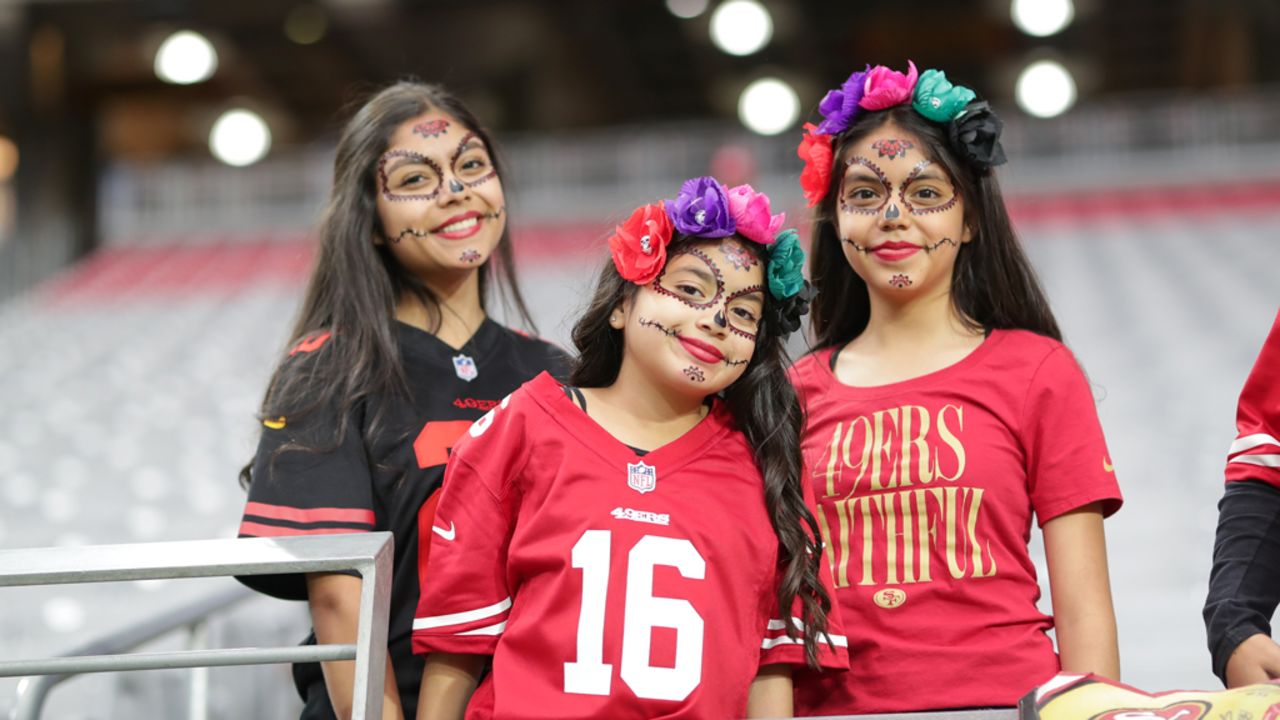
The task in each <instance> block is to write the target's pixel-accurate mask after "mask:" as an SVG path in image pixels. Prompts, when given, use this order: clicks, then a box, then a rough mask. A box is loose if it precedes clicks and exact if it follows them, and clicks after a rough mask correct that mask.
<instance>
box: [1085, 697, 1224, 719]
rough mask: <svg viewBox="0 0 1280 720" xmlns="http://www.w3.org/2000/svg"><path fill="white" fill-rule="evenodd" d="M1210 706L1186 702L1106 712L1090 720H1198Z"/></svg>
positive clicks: (1196, 701) (1201, 702)
mask: <svg viewBox="0 0 1280 720" xmlns="http://www.w3.org/2000/svg"><path fill="white" fill-rule="evenodd" d="M1210 707H1211V706H1210V705H1209V703H1207V702H1205V701H1203V700H1186V701H1183V702H1179V703H1174V704H1172V705H1166V706H1165V707H1162V708H1159V709H1152V710H1145V709H1142V708H1127V709H1123V710H1108V711H1106V712H1104V713H1102V714H1100V715H1094V716H1093V717H1092V718H1090V720H1200V719H1201V718H1203V717H1204V716H1205V715H1206V714H1208V712H1209V708H1210Z"/></svg>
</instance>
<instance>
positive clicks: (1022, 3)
mask: <svg viewBox="0 0 1280 720" xmlns="http://www.w3.org/2000/svg"><path fill="white" fill-rule="evenodd" d="M1009 14H1010V15H1011V16H1012V17H1013V24H1014V25H1017V26H1018V29H1019V30H1021V31H1022V32H1024V33H1026V34H1028V35H1034V36H1035V37H1047V36H1049V35H1053V34H1054V33H1057V32H1061V31H1062V30H1063V29H1064V28H1066V27H1067V26H1068V25H1070V24H1071V21H1072V19H1074V18H1075V14H1076V9H1075V6H1074V5H1072V3H1071V0H1013V3H1012V4H1011V5H1010V6H1009Z"/></svg>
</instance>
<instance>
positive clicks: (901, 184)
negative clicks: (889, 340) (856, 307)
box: [835, 121, 970, 303]
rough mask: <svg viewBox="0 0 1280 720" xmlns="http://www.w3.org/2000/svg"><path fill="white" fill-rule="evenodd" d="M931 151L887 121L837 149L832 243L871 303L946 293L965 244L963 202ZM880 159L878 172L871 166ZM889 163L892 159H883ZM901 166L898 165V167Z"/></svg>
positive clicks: (917, 138) (914, 136) (968, 232)
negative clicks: (837, 240) (841, 170)
mask: <svg viewBox="0 0 1280 720" xmlns="http://www.w3.org/2000/svg"><path fill="white" fill-rule="evenodd" d="M930 147H931V146H930V145H928V144H927V143H925V142H924V141H922V140H921V139H920V138H919V137H916V135H915V134H914V133H911V132H908V131H906V130H903V129H902V128H900V127H898V126H897V125H896V124H895V123H893V122H892V121H890V122H887V123H885V124H884V125H883V126H881V127H879V128H877V129H876V130H873V131H871V132H870V133H868V134H867V135H866V136H865V137H862V138H859V139H857V140H855V141H853V142H851V143H849V145H848V146H846V147H845V148H842V149H841V153H842V155H841V157H842V158H848V159H847V160H846V161H845V162H837V163H836V167H842V168H844V172H845V174H844V176H843V177H842V178H840V180H839V181H838V187H839V192H840V194H839V195H838V196H837V198H838V201H839V206H840V208H841V210H842V212H839V213H836V217H835V224H836V230H837V237H839V238H840V239H841V241H842V246H843V248H844V255H845V259H846V261H848V263H849V265H850V267H851V268H852V269H853V271H854V272H855V273H856V274H857V275H859V276H860V277H861V278H862V279H863V280H864V281H866V284H867V289H868V291H869V292H870V293H871V296H872V301H873V302H877V298H878V297H881V298H882V299H884V300H885V301H888V302H894V303H902V302H910V301H912V300H913V299H914V298H916V297H923V296H925V295H927V294H928V292H929V291H930V290H931V289H938V288H939V287H940V286H941V287H942V290H941V291H942V292H946V291H947V289H949V287H950V282H951V275H952V273H953V270H954V267H955V261H956V256H957V254H958V253H959V252H960V248H961V247H962V246H964V244H965V243H967V242H969V239H970V231H969V229H968V227H967V226H966V225H965V223H964V200H963V198H961V197H960V196H959V194H958V193H957V192H956V189H955V184H954V183H953V182H952V180H951V177H950V176H949V175H947V173H946V171H945V168H944V167H943V166H942V165H941V164H940V163H935V162H933V159H932V158H931V157H929V156H927V155H926V154H925V153H926V152H927V151H928V150H929V148H930ZM881 154H883V156H885V157H886V158H888V159H889V160H891V162H886V163H885V164H884V165H883V166H879V165H877V164H876V163H875V162H874V161H871V160H869V159H868V158H871V157H880V156H881ZM889 156H892V157H889ZM898 160H901V161H902V162H898Z"/></svg>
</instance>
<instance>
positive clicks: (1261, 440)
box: [1227, 433, 1280, 455]
mask: <svg viewBox="0 0 1280 720" xmlns="http://www.w3.org/2000/svg"><path fill="white" fill-rule="evenodd" d="M1262 445H1280V440H1277V439H1275V438H1273V437H1271V436H1270V435H1268V434H1266V433H1254V434H1252V435H1244V436H1241V437H1238V438H1236V440H1235V442H1233V443H1231V448H1230V449H1229V450H1227V454H1228V455H1235V454H1236V453H1239V452H1244V451H1245V450H1252V449H1254V448H1256V447H1260V446H1262Z"/></svg>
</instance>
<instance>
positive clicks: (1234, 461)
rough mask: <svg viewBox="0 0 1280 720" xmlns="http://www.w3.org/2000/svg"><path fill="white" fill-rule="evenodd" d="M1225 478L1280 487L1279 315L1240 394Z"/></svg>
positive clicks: (1232, 480)
mask: <svg viewBox="0 0 1280 720" xmlns="http://www.w3.org/2000/svg"><path fill="white" fill-rule="evenodd" d="M1226 479H1227V482H1236V481H1240V480H1257V481H1260V482H1264V483H1267V484H1269V485H1271V486H1273V487H1276V488H1280V314H1277V315H1276V320H1275V323H1274V324H1273V325H1272V327H1271V334H1270V335H1269V336H1268V337H1267V341H1266V342H1265V343H1264V344H1263V346H1262V351H1261V352H1259V353H1258V359H1257V360H1256V361H1255V362H1254V364H1253V370H1252V371H1250V373H1249V378H1248V379H1247V380H1245V383H1244V390H1243V391H1242V392H1241V393H1240V404H1239V407H1238V410H1237V411H1236V439H1235V440H1234V441H1233V442H1232V443H1231V448H1230V449H1229V450H1228V451H1227V471H1226Z"/></svg>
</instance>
